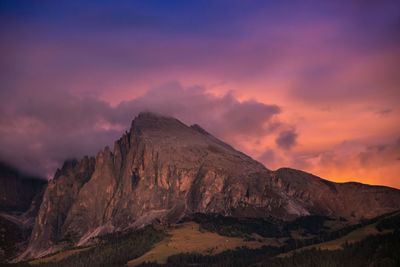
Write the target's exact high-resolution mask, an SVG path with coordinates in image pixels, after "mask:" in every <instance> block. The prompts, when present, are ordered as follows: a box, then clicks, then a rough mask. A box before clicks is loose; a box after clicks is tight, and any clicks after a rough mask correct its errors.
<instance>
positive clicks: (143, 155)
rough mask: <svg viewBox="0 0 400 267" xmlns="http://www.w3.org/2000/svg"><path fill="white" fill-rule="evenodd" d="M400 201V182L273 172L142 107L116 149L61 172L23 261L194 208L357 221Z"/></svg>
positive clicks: (276, 217) (397, 206) (398, 205)
mask: <svg viewBox="0 0 400 267" xmlns="http://www.w3.org/2000/svg"><path fill="white" fill-rule="evenodd" d="M398 209H400V191H399V190H396V189H393V188H388V187H383V186H369V185H363V184H359V183H342V184H339V183H333V182H329V181H327V180H324V179H321V178H319V177H316V176H314V175H311V174H308V173H305V172H302V171H298V170H294V169H288V168H283V169H279V170H277V171H271V170H269V169H267V168H266V167H264V166H263V165H262V164H261V163H259V162H257V161H255V160H253V159H252V158H250V157H249V156H247V155H245V154H243V153H241V152H239V151H237V150H235V149H234V148H232V147H231V146H230V145H228V144H226V143H224V142H222V141H220V140H218V139H217V138H215V137H214V136H212V135H211V134H209V133H208V132H206V131H205V130H204V129H202V128H201V127H200V126H198V125H193V126H190V127H188V126H186V125H185V124H183V123H182V122H180V121H178V120H177V119H174V118H171V117H165V116H161V115H157V114H153V113H141V114H139V115H138V116H137V117H136V118H135V119H134V120H133V122H132V125H131V128H130V131H129V132H126V133H125V134H124V135H123V136H122V137H121V138H120V139H119V140H118V141H116V142H115V144H114V147H113V149H112V150H111V149H110V148H108V147H106V148H105V149H103V150H102V151H100V152H99V153H98V154H97V156H96V157H95V158H93V157H84V158H83V159H81V160H80V161H76V160H70V161H67V162H65V163H64V165H63V166H62V168H61V169H59V170H57V172H56V174H55V176H54V179H52V180H51V181H49V184H48V187H47V189H46V191H45V193H44V196H43V202H42V204H41V206H40V210H39V213H38V216H37V218H36V222H35V226H34V229H33V232H32V235H31V238H30V241H29V245H28V248H27V249H26V251H25V252H24V253H23V254H22V255H21V256H20V258H19V259H27V258H36V257H39V256H42V255H46V254H49V253H52V252H55V251H58V250H60V249H62V248H64V247H66V246H81V245H87V244H90V242H92V240H93V238H94V237H96V236H101V235H104V234H106V233H114V232H119V231H123V230H126V229H137V228H141V227H143V226H145V225H149V224H153V223H161V224H163V225H168V224H171V223H176V222H179V221H181V220H183V219H185V218H188V217H190V216H192V215H193V214H218V215H221V216H229V217H232V218H258V219H265V220H275V221H290V220H293V219H296V218H299V217H303V216H309V215H321V216H330V217H334V218H341V220H346V221H348V222H351V223H357V222H360V221H361V220H364V219H368V218H373V217H375V216H378V215H381V214H384V213H388V212H392V211H395V210H398Z"/></svg>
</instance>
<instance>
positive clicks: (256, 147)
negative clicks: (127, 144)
mask: <svg viewBox="0 0 400 267" xmlns="http://www.w3.org/2000/svg"><path fill="white" fill-rule="evenodd" d="M0 70H1V75H0V159H1V160H4V161H7V162H9V163H12V164H14V165H16V166H17V167H19V168H22V169H23V170H25V171H27V172H32V173H35V174H40V175H43V176H46V177H48V178H51V177H52V175H53V173H54V171H55V169H56V168H57V167H59V166H60V164H62V162H63V161H64V160H65V159H66V158H72V157H77V158H79V157H82V156H83V155H87V154H88V155H95V154H96V153H97V151H98V150H100V149H101V148H102V147H104V146H106V145H112V144H113V141H114V140H115V139H117V138H118V137H119V136H120V135H121V134H122V133H123V132H124V131H125V130H127V129H128V127H129V125H130V122H131V120H132V119H133V118H134V117H135V115H137V113H138V112H140V111H154V112H158V113H162V114H166V115H172V116H175V117H177V118H178V119H180V120H182V121H183V122H185V123H187V124H193V123H197V124H199V125H201V126H202V127H203V128H205V129H207V130H208V131H209V132H210V133H212V134H214V135H216V136H217V137H219V138H221V139H223V140H225V141H226V142H228V143H230V144H232V145H233V146H234V147H236V148H237V149H239V150H242V151H243V152H245V153H247V154H249V155H250V156H252V157H253V158H255V159H257V160H259V161H261V162H263V163H264V164H265V166H266V167H267V168H269V169H276V168H279V167H283V166H289V167H293V168H298V169H302V170H305V171H308V172H311V173H314V174H316V175H318V176H321V177H324V178H327V179H330V180H333V181H340V182H343V181H359V182H364V183H369V184H382V185H388V186H393V187H397V188H400V104H399V103H400V2H399V1H398V0H395V1H368V0H367V1H361V0H360V1H351V0H350V1H256V0H249V1H244V0H242V1H236V0H229V1H219V0H210V1H201V0H197V1H188V0H182V1H165V0H160V1H152V0H143V1H105V0H102V1H81V2H80V1H3V0H0Z"/></svg>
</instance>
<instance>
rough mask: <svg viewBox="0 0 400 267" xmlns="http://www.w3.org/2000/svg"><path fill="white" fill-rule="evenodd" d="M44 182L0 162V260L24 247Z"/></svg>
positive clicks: (38, 204) (10, 256)
mask: <svg viewBox="0 0 400 267" xmlns="http://www.w3.org/2000/svg"><path fill="white" fill-rule="evenodd" d="M46 184H47V182H46V181H45V180H43V179H40V178H37V177H33V176H30V175H26V174H24V173H22V172H20V171H18V170H17V169H16V168H14V167H12V166H11V165H9V164H7V163H4V162H0V262H2V261H3V260H7V259H10V258H12V257H13V256H14V255H16V254H17V253H20V252H21V250H23V249H24V248H25V247H26V245H27V240H28V239H29V237H30V233H31V231H32V228H33V223H34V221H35V217H36V215H37V212H38V211H39V207H40V203H41V199H42V196H43V193H44V189H45V187H46Z"/></svg>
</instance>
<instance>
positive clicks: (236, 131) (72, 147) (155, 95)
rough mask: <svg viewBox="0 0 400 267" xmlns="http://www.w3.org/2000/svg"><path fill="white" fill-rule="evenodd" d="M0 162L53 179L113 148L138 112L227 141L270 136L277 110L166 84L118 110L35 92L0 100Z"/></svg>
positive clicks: (68, 96) (100, 103)
mask: <svg viewBox="0 0 400 267" xmlns="http://www.w3.org/2000/svg"><path fill="white" fill-rule="evenodd" d="M1 102H2V104H3V105H2V116H1V119H0V146H1V147H2V150H1V152H0V159H2V160H7V161H9V162H11V163H13V164H15V165H17V166H18V167H21V168H22V169H23V170H26V171H30V172H34V173H36V174H41V175H44V174H47V175H51V174H52V171H54V169H55V168H56V167H57V166H60V164H61V163H62V161H63V160H65V159H67V158H75V157H78V158H79V157H82V156H83V155H87V154H88V155H94V154H95V153H96V152H97V151H98V150H99V149H101V148H102V147H104V146H105V145H111V144H112V143H113V141H114V140H116V139H117V138H118V137H119V136H120V135H121V134H122V132H123V131H124V130H125V129H127V128H128V127H129V125H130V121H131V120H132V119H133V118H134V116H135V115H137V114H138V113H139V112H141V111H153V112H157V113H160V114H165V115H170V116H175V117H177V118H179V119H180V120H182V121H184V122H185V123H188V124H193V123H198V124H200V125H202V126H203V127H204V128H206V129H207V130H208V131H210V132H211V133H213V134H215V135H217V136H218V137H221V138H224V139H226V140H228V141H231V140H234V139H235V138H240V137H243V136H245V137H246V138H256V137H257V138H260V137H262V136H265V135H268V134H270V133H271V132H272V131H273V130H274V129H275V128H276V127H279V121H278V120H277V119H276V118H275V117H276V116H277V115H278V114H279V113H280V108H279V107H278V106H276V105H267V104H263V103H260V102H257V101H255V100H248V101H239V100H237V99H236V98H235V96H234V95H233V94H232V93H228V94H225V95H222V96H215V95H212V94H209V93H207V92H206V91H205V89H204V88H202V87H190V88H183V87H182V86H181V85H180V84H179V83H169V84H166V85H164V86H160V87H157V88H154V89H152V90H149V91H148V92H147V93H145V94H144V95H142V96H140V97H138V98H135V99H133V100H130V101H126V102H123V103H120V104H119V105H117V106H111V105H110V104H108V103H106V102H104V101H102V100H99V99H97V98H94V97H78V96H74V95H72V94H68V93H66V92H58V91H54V92H52V91H35V92H34V93H32V94H25V95H23V96H22V97H21V98H19V97H18V95H14V96H13V97H12V98H10V99H9V100H8V101H6V100H2V101H1Z"/></svg>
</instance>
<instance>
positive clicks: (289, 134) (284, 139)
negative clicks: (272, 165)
mask: <svg viewBox="0 0 400 267" xmlns="http://www.w3.org/2000/svg"><path fill="white" fill-rule="evenodd" d="M297 136H298V134H297V133H296V131H295V130H294V129H290V130H285V131H282V132H280V133H279V135H278V137H277V138H276V140H275V141H276V144H277V145H278V146H279V147H280V148H282V149H285V150H289V149H291V148H292V147H293V146H294V145H296V143H297Z"/></svg>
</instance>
